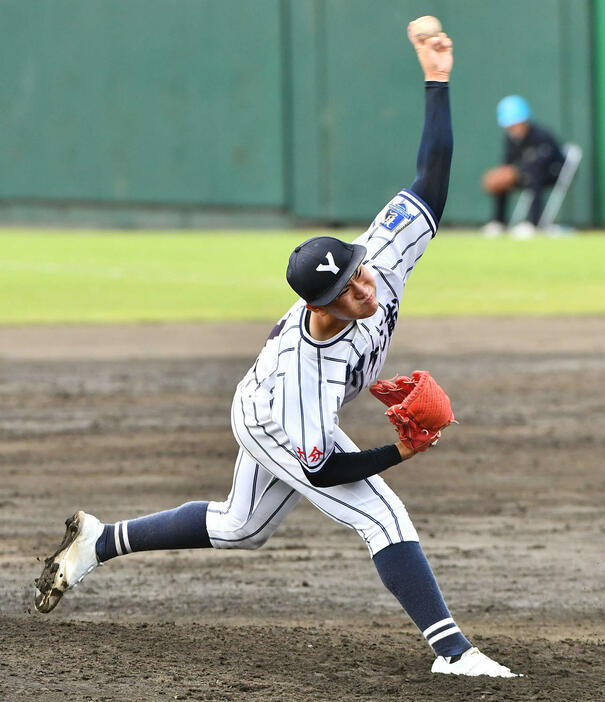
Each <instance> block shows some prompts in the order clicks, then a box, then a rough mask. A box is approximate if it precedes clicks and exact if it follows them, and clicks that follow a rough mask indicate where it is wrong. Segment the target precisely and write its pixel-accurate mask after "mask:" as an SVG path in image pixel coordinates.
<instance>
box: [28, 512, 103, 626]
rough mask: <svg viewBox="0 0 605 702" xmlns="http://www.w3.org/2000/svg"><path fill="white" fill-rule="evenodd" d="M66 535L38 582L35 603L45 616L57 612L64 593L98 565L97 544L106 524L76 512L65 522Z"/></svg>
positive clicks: (47, 560)
mask: <svg viewBox="0 0 605 702" xmlns="http://www.w3.org/2000/svg"><path fill="white" fill-rule="evenodd" d="M65 526H66V527H67V528H66V530H65V536H64V537H63V541H62V542H61V544H60V545H59V548H58V549H57V550H56V551H55V552H54V553H53V554H51V555H50V556H48V558H46V559H45V560H44V568H43V569H42V573H41V575H40V577H39V578H37V579H36V596H35V599H34V604H35V606H36V609H37V610H38V612H43V613H44V614H46V613H48V612H50V611H51V610H53V609H54V608H55V607H56V606H57V604H58V603H59V600H60V599H61V597H62V596H63V593H64V592H66V591H67V590H70V589H71V588H72V587H74V586H76V585H77V584H78V583H79V582H80V581H81V580H82V579H83V578H84V576H85V575H87V574H88V573H90V571H91V570H94V569H95V568H96V567H97V566H98V565H99V561H98V560H97V552H96V549H95V545H96V543H97V539H98V538H99V536H101V534H102V533H103V524H101V522H100V521H99V520H98V519H97V518H96V517H93V516H92V514H86V512H76V513H75V514H74V515H73V517H70V518H69V519H67V520H66V521H65Z"/></svg>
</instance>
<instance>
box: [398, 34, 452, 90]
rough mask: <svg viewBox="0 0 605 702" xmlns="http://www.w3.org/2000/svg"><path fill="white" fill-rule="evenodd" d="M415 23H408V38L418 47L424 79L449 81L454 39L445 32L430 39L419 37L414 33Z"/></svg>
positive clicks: (415, 47) (417, 52) (417, 51)
mask: <svg viewBox="0 0 605 702" xmlns="http://www.w3.org/2000/svg"><path fill="white" fill-rule="evenodd" d="M413 25H414V23H413V22H410V23H409V24H408V38H409V40H410V42H411V43H412V46H413V47H414V49H416V54H417V55H418V61H419V63H420V68H422V70H423V71H424V80H438V81H441V82H444V81H445V82H447V81H449V79H450V73H451V72H452V66H453V64H454V55H453V42H452V40H451V39H450V38H449V37H448V35H447V34H446V33H445V32H440V33H439V34H437V35H436V36H434V37H429V38H428V39H424V40H423V39H419V38H418V37H417V36H415V35H414V29H413Z"/></svg>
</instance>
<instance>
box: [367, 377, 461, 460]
mask: <svg viewBox="0 0 605 702" xmlns="http://www.w3.org/2000/svg"><path fill="white" fill-rule="evenodd" d="M370 392H371V393H372V395H374V397H377V398H378V399H379V400H380V401H381V402H384V404H385V405H387V407H388V408H389V409H388V410H387V411H386V412H385V414H386V416H387V417H388V418H389V421H390V422H391V424H393V425H394V426H395V429H397V433H398V434H399V439H400V441H401V442H402V443H403V444H405V445H406V446H407V447H408V448H409V449H411V450H413V451H426V450H427V449H428V448H430V447H431V446H433V445H434V444H436V443H437V441H438V440H439V438H440V436H441V429H443V428H444V427H447V425H448V424H451V423H452V422H455V421H456V420H455V419H454V413H453V412H452V405H451V402H450V398H449V397H448V396H447V395H446V394H445V392H444V391H443V388H442V387H441V386H440V385H438V384H437V383H436V382H435V380H434V378H433V377H432V376H431V374H430V373H429V372H428V371H422V370H420V371H419V370H416V371H414V372H413V373H412V377H411V378H408V377H407V376H405V375H396V376H395V377H394V378H391V379H390V380H378V381H377V382H376V383H375V384H374V385H372V386H371V387H370Z"/></svg>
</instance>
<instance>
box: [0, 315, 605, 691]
mask: <svg viewBox="0 0 605 702" xmlns="http://www.w3.org/2000/svg"><path fill="white" fill-rule="evenodd" d="M270 326H271V325H263V324H254V325H249V326H248V327H247V328H243V327H237V326H235V325H225V326H224V327H221V326H220V325H172V326H171V325H147V326H145V327H122V328H120V327H91V328H87V329H86V328H69V327H66V328H63V329H52V328H47V329H43V328H36V329H31V328H30V329H25V328H24V329H4V330H0V439H1V441H0V535H1V541H0V544H1V545H0V593H1V594H2V598H1V600H0V602H1V604H0V700H2V701H4V700H7V701H12V700H50V701H54V700H70V702H71V701H76V700H141V701H142V700H174V699H180V700H185V699H186V700H234V701H239V700H270V701H274V700H275V701H277V700H279V701H282V700H283V701H295V700H296V701H302V700H305V702H307V701H309V700H312V701H314V702H315V701H320V700H330V701H334V700H364V701H374V700H376V701H378V700H381V701H384V700H387V701H391V700H410V701H411V700H414V701H415V702H416V701H429V702H432V701H437V700H439V701H441V700H444V701H445V700H468V701H470V700H473V701H474V700H497V701H503V700H506V701H508V700H549V701H550V702H563V701H565V702H569V701H572V700H573V701H576V700H578V701H580V700H585V701H591V702H592V701H594V700H603V699H605V685H604V683H603V678H604V674H603V668H604V665H603V663H604V659H603V654H604V652H605V648H604V639H605V596H604V595H605V563H604V557H603V554H604V547H603V544H604V543H605V520H604V517H605V504H604V499H603V495H604V494H605V472H604V470H603V463H604V461H603V459H604V456H605V353H604V352H605V319H603V318H595V319H576V320H563V319H539V320H499V321H490V320H441V321H439V320H437V321H427V320H412V321H410V322H406V324H405V329H404V323H403V322H400V324H399V329H398V330H397V332H396V338H395V342H394V347H393V349H392V352H391V355H390V356H389V359H388V362H387V366H386V367H385V369H384V375H385V376H388V375H392V374H394V373H395V372H410V371H411V370H413V369H415V368H427V369H429V370H431V372H432V373H433V374H434V375H435V376H436V377H437V379H438V380H439V381H440V382H441V383H442V384H443V385H444V387H445V388H446V390H447V391H448V393H449V395H450V397H451V398H452V402H453V405H454V409H455V411H456V416H457V418H458V419H459V420H460V425H459V426H454V427H451V428H449V429H448V430H447V432H446V433H445V436H444V438H443V440H442V441H441V442H440V445H439V446H438V447H437V448H436V449H435V450H433V451H431V452H429V454H426V455H422V456H419V457H417V458H415V459H413V461H410V462H408V463H405V464H402V465H401V466H399V467H397V468H393V469H391V470H390V471H388V472H387V473H385V478H386V479H387V481H388V482H389V483H390V484H391V485H392V487H393V488H394V489H395V490H396V491H397V492H398V494H399V495H401V496H402V498H403V500H404V502H405V503H406V506H407V508H408V510H409V512H410V514H411V516H412V519H413V520H414V522H415V524H416V526H417V528H418V531H419V533H420V536H421V541H422V544H423V546H424V549H425V551H426V552H427V554H428V556H429V560H430V561H431V563H432V565H433V568H434V570H435V572H436V575H437V578H438V580H439V582H440V585H441V587H442V589H443V591H444V593H445V596H446V600H447V601H448V604H449V605H450V608H451V609H452V611H453V613H454V615H455V616H456V619H457V621H458V623H459V624H460V625H461V627H462V628H463V630H464V632H465V633H466V634H467V636H468V637H469V638H471V639H472V640H473V641H474V642H476V643H477V644H478V645H479V646H480V647H481V648H482V649H484V650H485V651H486V652H487V653H489V654H493V656H494V657H496V658H498V659H499V660H501V662H503V663H506V664H507V665H510V666H511V668H513V669H514V670H517V671H520V672H523V673H524V674H525V677H524V678H519V679H512V680H490V679H483V678H478V679H465V680H458V679H454V680H451V679H450V678H449V676H432V675H431V674H430V672H429V669H430V663H431V660H432V656H431V653H430V650H429V649H428V648H427V646H426V644H425V643H424V642H423V641H422V640H421V637H420V635H419V634H418V632H417V631H416V629H415V627H414V626H413V625H412V624H411V623H410V622H409V620H408V619H407V617H406V615H405V614H404V613H403V612H402V611H401V609H400V607H399V605H398V604H397V602H396V601H395V600H394V599H393V598H392V596H391V595H390V594H389V593H388V592H387V591H386V590H384V588H383V587H382V585H381V583H380V582H379V578H378V576H377V574H376V572H375V570H374V568H373V566H372V564H371V561H370V560H369V558H368V554H367V550H366V549H365V546H364V545H363V543H362V542H361V540H360V539H359V538H358V537H357V535H356V534H355V533H354V532H352V531H349V530H347V529H345V528H343V527H341V526H339V525H337V524H335V523H333V522H331V521H330V520H329V519H328V518H327V517H325V516H324V515H322V514H320V513H319V512H317V511H316V510H314V509H313V508H312V507H310V506H309V505H308V504H307V503H301V504H299V505H298V506H297V508H296V509H295V510H294V512H293V513H292V514H291V515H290V517H289V518H288V520H287V521H286V522H285V523H284V524H283V525H282V527H281V528H280V529H279V530H278V532H277V534H276V535H275V536H274V537H273V538H272V539H271V540H270V541H269V542H268V544H266V546H264V547H263V548H262V549H260V550H258V551H253V552H237V551H230V552H218V551H212V550H201V551H181V552H172V551H171V552H156V553H147V554H133V555H131V556H128V557H126V558H122V559H116V560H115V561H112V562H111V563H109V564H108V565H107V566H106V567H104V568H100V569H98V570H97V571H96V572H95V573H94V574H92V575H91V576H90V577H89V578H88V579H87V580H85V582H84V583H83V584H82V585H81V586H80V587H79V588H78V589H77V590H75V591H74V592H73V593H70V594H69V595H68V596H67V597H66V598H65V600H64V602H62V603H61V604H60V605H59V607H58V608H57V609H56V610H55V611H54V612H53V613H51V614H50V615H46V616H43V615H39V614H36V613H33V612H32V611H31V610H32V592H33V580H34V578H35V577H36V576H37V575H38V574H39V570H40V564H39V563H38V562H37V561H36V557H37V556H43V555H45V554H46V552H48V551H49V550H51V549H52V548H53V547H54V546H55V545H56V543H57V541H58V540H59V539H60V538H61V536H62V534H63V521H64V519H65V518H66V517H67V516H68V515H70V514H71V513H73V512H74V511H75V510H76V509H80V508H83V509H86V510H88V511H90V512H92V513H93V514H96V515H97V516H98V517H99V518H101V519H102V520H104V521H107V522H112V521H115V520H118V519H123V518H129V517H134V516H139V515H141V514H146V513H148V512H152V511H156V510H159V509H164V508H169V507H174V506H176V505H178V504H181V503H183V502H186V501H188V500H190V499H222V498H223V497H224V496H225V495H226V494H227V492H228V490H229V487H230V480H231V470H232V465H233V460H234V457H235V453H236V444H235V442H234V440H233V438H232V435H231V431H230V426H229V406H230V401H231V395H232V392H233V390H234V388H235V385H236V383H237V381H238V380H239V378H240V377H241V375H243V373H244V372H245V370H246V369H247V367H248V365H249V364H250V361H251V360H252V358H253V356H254V355H255V352H256V350H257V347H258V345H259V343H260V342H261V340H262V338H263V337H264V335H265V333H266V332H267V331H268V328H269V327H270ZM380 415H381V411H380V407H379V406H378V404H377V403H376V401H375V400H374V399H373V398H372V397H371V396H369V393H364V395H363V396H362V397H360V398H359V399H358V400H357V401H356V402H355V403H353V404H352V405H351V406H348V407H346V408H345V409H344V411H343V412H342V416H341V419H342V422H341V424H342V425H343V427H344V428H345V430H346V431H347V432H348V433H350V434H351V436H352V437H353V438H354V439H355V440H356V441H357V443H358V444H359V445H360V446H361V447H362V448H367V447H370V446H374V445H378V444H381V443H386V442H387V441H391V440H392V435H391V430H390V428H389V426H388V424H386V422H385V421H383V419H382V418H381V416H380Z"/></svg>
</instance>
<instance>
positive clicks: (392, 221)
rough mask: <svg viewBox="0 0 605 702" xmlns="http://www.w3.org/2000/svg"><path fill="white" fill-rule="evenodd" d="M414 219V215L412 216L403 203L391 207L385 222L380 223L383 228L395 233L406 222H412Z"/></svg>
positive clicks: (386, 214) (385, 216)
mask: <svg viewBox="0 0 605 702" xmlns="http://www.w3.org/2000/svg"><path fill="white" fill-rule="evenodd" d="M413 219H414V215H412V214H410V213H409V212H408V211H407V209H406V207H405V205H404V204H403V203H401V204H399V205H391V206H390V207H389V208H388V209H387V211H386V213H385V215H384V220H383V221H382V222H381V223H380V226H381V227H384V228H385V229H388V230H389V231H390V232H392V231H394V230H395V229H396V228H397V227H398V226H399V225H400V224H401V223H402V222H403V221H404V220H405V222H406V223H407V222H410V221H411V220H413Z"/></svg>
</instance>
